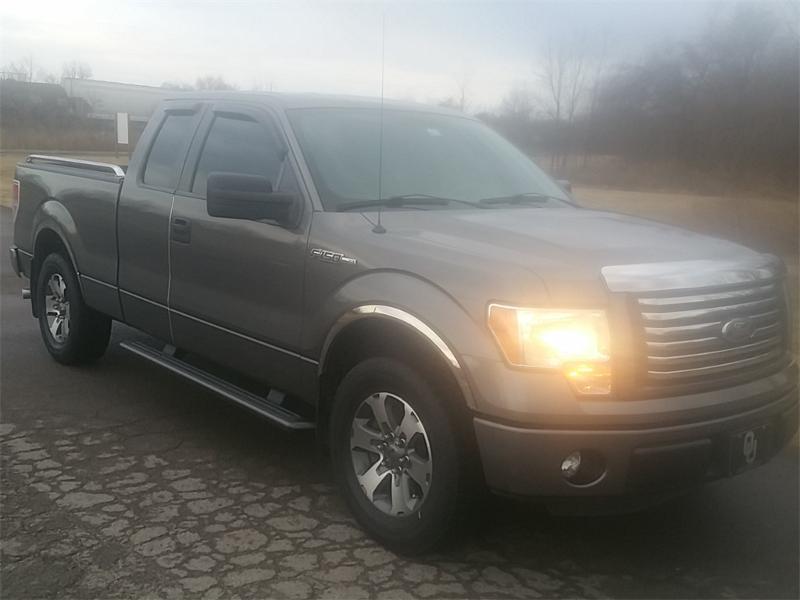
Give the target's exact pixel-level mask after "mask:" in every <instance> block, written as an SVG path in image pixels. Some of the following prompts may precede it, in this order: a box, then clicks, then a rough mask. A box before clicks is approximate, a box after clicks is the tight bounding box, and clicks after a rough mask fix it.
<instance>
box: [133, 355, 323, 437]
mask: <svg viewBox="0 0 800 600" xmlns="http://www.w3.org/2000/svg"><path fill="white" fill-rule="evenodd" d="M120 347H121V348H124V349H125V350H127V351H128V352H132V353H133V354H136V355H137V356H140V357H142V358H144V359H146V360H149V361H150V362H153V363H155V364H157V365H159V366H161V367H164V368H165V369H167V370H169V371H172V372H173V373H177V374H178V375H180V376H182V377H185V378H186V379H189V380H190V381H193V382H194V383H196V384H198V385H201V386H203V387H204V388H206V389H208V390H211V391H212V392H215V393H217V394H219V395H220V396H222V397H223V398H226V399H228V400H230V401H231V402H235V403H236V404H239V405H240V406H243V407H245V408H247V409H249V410H252V411H253V412H255V413H258V414H259V415H261V416H262V417H266V418H267V419H269V420H270V421H273V422H274V423H276V424H278V425H280V426H281V427H284V428H286V429H314V427H315V426H314V423H312V422H311V421H308V420H306V419H305V418H304V417H302V416H300V415H298V414H296V413H293V412H291V411H289V410H286V409H285V408H283V407H282V406H279V405H278V404H275V403H274V402H270V401H269V400H267V399H266V398H263V397H261V396H258V395H256V394H253V393H252V392H248V391H247V390H243V389H242V388H240V387H239V386H236V385H233V384H232V383H229V382H227V381H225V380H224V379H221V378H220V377H217V376H215V375H212V374H211V373H208V372H206V371H203V370H202V369H198V368H197V367H195V366H192V365H190V364H188V363H186V362H184V361H182V360H180V359H178V358H175V357H174V356H171V355H170V354H167V353H165V352H161V351H159V350H156V349H155V348H151V347H150V346H148V345H147V344H143V343H141V342H120Z"/></svg>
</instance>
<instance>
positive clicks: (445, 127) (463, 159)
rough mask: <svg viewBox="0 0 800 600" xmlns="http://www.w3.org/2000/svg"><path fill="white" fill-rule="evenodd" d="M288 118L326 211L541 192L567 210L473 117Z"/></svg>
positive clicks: (350, 112) (362, 111)
mask: <svg viewBox="0 0 800 600" xmlns="http://www.w3.org/2000/svg"><path fill="white" fill-rule="evenodd" d="M288 113H289V119H290V121H291V123H292V128H293V129H294V131H295V133H296V135H297V138H298V140H299V142H300V146H301V147H302V151H303V155H304V156H305V158H306V162H307V163H308V166H309V169H310V171H311V175H312V177H313V178H314V183H315V184H316V186H317V189H318V191H319V193H320V196H321V198H322V201H323V204H324V205H325V208H326V210H337V209H338V208H339V207H343V206H347V204H348V203H353V202H360V201H368V200H375V199H376V198H378V197H379V196H380V197H381V198H392V197H397V196H405V195H409V196H417V195H427V196H436V197H440V198H450V199H455V200H461V201H468V202H480V201H481V200H488V199H496V198H501V197H510V196H516V195H525V194H540V195H542V197H543V198H544V200H545V201H546V202H549V203H550V204H551V205H555V206H567V205H568V200H567V198H566V196H565V194H564V192H563V190H562V189H561V188H560V187H559V186H558V184H556V183H555V182H554V181H553V180H552V179H550V178H549V177H548V176H547V175H545V173H544V172H543V171H542V170H541V169H539V167H537V166H536V165H535V164H534V163H533V162H532V161H531V160H530V159H529V158H528V157H527V156H525V155H524V154H523V153H522V152H520V151H519V150H517V149H516V148H515V147H514V146H513V145H512V144H511V143H510V142H508V141H506V140H505V139H504V138H503V137H501V136H500V135H498V134H497V133H495V132H494V131H492V130H491V129H490V128H488V127H487V126H485V125H484V124H482V123H480V122H479V121H475V120H473V119H469V118H465V117H461V116H454V115H448V114H441V113H428V112H418V111H409V110H397V109H387V110H385V111H384V114H383V118H382V121H383V124H382V126H381V114H380V110H379V109H378V108H374V109H373V108H314V109H294V110H290V111H288ZM381 128H382V134H381ZM381 140H382V143H381ZM381 153H382V156H381ZM379 165H380V166H381V167H380V168H381V173H380V181H379V177H378V169H379ZM379 186H380V190H379ZM463 206H464V205H463V204H459V203H450V204H448V205H446V206H444V205H443V206H442V207H450V208H463Z"/></svg>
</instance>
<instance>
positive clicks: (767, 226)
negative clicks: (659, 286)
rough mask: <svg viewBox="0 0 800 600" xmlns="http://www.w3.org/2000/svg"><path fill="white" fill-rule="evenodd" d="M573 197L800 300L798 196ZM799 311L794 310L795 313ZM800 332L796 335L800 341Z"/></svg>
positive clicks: (619, 193)
mask: <svg viewBox="0 0 800 600" xmlns="http://www.w3.org/2000/svg"><path fill="white" fill-rule="evenodd" d="M71 156H74V157H76V158H86V159H88V160H97V161H103V162H113V163H123V164H124V163H127V161H128V157H127V155H125V154H121V155H120V156H119V157H116V156H114V154H113V153H112V154H107V153H83V154H77V153H76V154H71ZM24 157H25V154H23V153H13V152H0V204H6V205H7V204H9V203H10V192H11V179H12V177H13V174H14V165H15V164H16V163H17V162H18V161H20V160H23V159H24ZM575 196H576V197H577V199H578V201H579V202H580V203H581V204H582V205H583V206H586V207H589V208H597V209H602V210H613V211H618V212H623V213H628V214H632V215H637V216H641V217H646V218H649V219H654V220H656V221H661V222H664V223H669V224H672V225H677V226H680V227H685V228H687V229H690V230H693V231H697V232H699V233H706V234H710V235H714V236H717V237H722V238H726V239H731V240H735V241H738V242H740V243H742V244H745V245H747V246H750V247H752V248H755V249H757V250H760V251H762V252H770V253H772V254H776V255H778V256H781V257H782V258H783V259H784V261H785V262H786V264H787V267H788V269H789V286H790V290H791V294H792V298H793V300H794V304H795V306H797V302H798V297H800V296H799V295H798V260H799V259H798V239H799V238H798V201H797V199H796V198H794V199H787V198H786V197H785V196H783V197H755V196H752V195H741V196H740V195H724V196H723V195H719V196H714V195H699V194H688V193H674V192H653V191H641V190H636V191H631V190H617V189H609V188H601V187H586V186H576V187H575ZM797 312H798V311H795V314H797ZM797 337H798V336H795V340H797Z"/></svg>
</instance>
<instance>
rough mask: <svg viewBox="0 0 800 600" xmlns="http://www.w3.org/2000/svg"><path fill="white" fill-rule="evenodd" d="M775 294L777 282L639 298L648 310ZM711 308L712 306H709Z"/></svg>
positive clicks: (662, 309) (663, 309) (664, 309)
mask: <svg viewBox="0 0 800 600" xmlns="http://www.w3.org/2000/svg"><path fill="white" fill-rule="evenodd" d="M774 294H775V284H774V283H771V284H769V285H764V286H758V287H748V288H744V289H739V290H727V291H724V292H712V293H708V294H696V295H692V296H666V297H664V296H661V297H655V298H647V297H642V298H638V302H639V304H640V305H642V306H643V307H646V308H647V309H648V310H659V311H667V310H669V309H670V308H671V307H673V306H676V307H685V306H694V305H698V304H707V303H708V304H711V303H714V304H716V303H717V302H720V303H721V302H723V301H725V300H730V299H737V298H740V299H743V300H745V301H747V300H750V299H751V298H753V297H755V299H756V300H759V299H761V298H769V297H771V296H772V295H774ZM709 308H711V306H709Z"/></svg>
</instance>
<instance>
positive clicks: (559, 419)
mask: <svg viewBox="0 0 800 600" xmlns="http://www.w3.org/2000/svg"><path fill="white" fill-rule="evenodd" d="M14 186H15V193H16V198H17V208H16V216H15V228H14V245H13V247H12V248H11V260H12V262H13V264H14V267H15V269H16V270H17V273H19V274H22V275H23V276H25V277H27V278H29V279H30V282H31V284H30V291H29V292H27V291H26V292H25V294H26V295H29V296H30V298H31V300H32V311H33V315H34V316H35V317H36V318H38V321H39V326H40V329H41V335H42V339H43V340H44V344H45V346H46V347H47V350H48V351H49V352H50V354H52V356H53V357H54V358H55V359H56V360H57V361H59V362H62V363H64V364H79V363H83V362H86V361H91V360H94V359H97V358H98V357H100V356H101V355H102V354H103V352H104V351H105V349H106V347H107V345H108V343H109V332H110V328H111V323H112V321H114V320H116V321H120V322H123V323H126V324H128V325H130V326H132V327H134V328H137V329H139V330H142V331H143V332H146V333H148V334H150V335H149V336H139V337H137V338H135V339H133V340H128V341H123V342H122V346H123V347H124V348H125V349H127V350H129V351H131V352H133V353H134V354H136V355H138V356H140V357H142V358H143V359H146V360H148V361H150V362H151V363H154V364H155V365H158V366H161V367H164V368H166V369H169V370H171V371H173V372H174V373H176V374H178V375H181V376H183V377H185V378H188V379H190V380H192V381H194V382H195V383H197V384H199V385H201V386H204V387H205V388H208V389H210V390H213V391H214V392H217V393H218V394H219V395H221V396H222V397H224V398H227V399H228V400H230V401H232V402H235V403H237V404H239V405H241V406H243V407H246V408H247V409H250V410H252V411H254V412H255V413H258V414H259V415H262V416H263V417H266V418H267V419H270V420H271V421H273V422H275V423H277V424H279V425H281V426H283V427H287V428H290V429H306V428H308V429H310V428H315V429H316V431H317V436H318V439H319V440H321V441H322V442H323V444H322V445H323V447H324V448H325V449H326V450H327V451H328V452H329V454H330V457H331V460H332V465H333V471H334V473H335V476H336V479H337V480H338V482H339V484H340V486H341V489H342V492H343V494H344V496H345V498H346V500H347V502H348V504H349V506H350V508H351V509H352V511H353V513H354V514H355V516H356V518H357V519H358V521H359V522H360V523H361V524H362V526H363V527H364V528H365V529H366V530H367V531H369V532H370V533H371V534H372V535H373V536H375V537H376V538H377V539H379V540H381V541H382V542H383V543H385V544H387V545H388V546H390V547H392V548H394V549H397V550H400V551H403V552H420V551H425V550H427V549H429V548H431V547H433V546H435V545H436V544H438V543H439V542H440V541H442V540H444V539H446V538H447V537H448V536H449V534H450V533H453V532H454V530H456V529H458V528H459V523H463V517H464V515H465V514H467V512H468V509H469V507H470V504H471V503H472V501H473V499H474V498H475V497H476V496H477V494H478V493H479V492H480V491H481V490H482V489H487V488H488V489H490V490H493V491H495V492H499V493H503V494H508V495H514V496H523V497H535V498H539V499H540V500H543V501H546V502H550V503H554V502H557V501H567V502H569V499H579V500H580V503H589V504H592V503H597V504H600V503H608V502H609V501H610V502H612V503H613V502H617V501H618V502H620V503H623V502H627V501H629V500H630V499H631V498H637V499H638V498H642V499H645V500H648V501H649V499H655V498H663V497H665V496H668V495H670V494H673V493H676V492H679V491H681V490H686V489H689V488H691V487H693V486H696V485H697V484H699V483H701V482H704V481H708V480H711V479H715V478H719V477H724V476H729V475H733V474H736V473H738V472H740V471H742V470H744V469H746V468H748V467H751V466H754V465H759V464H762V463H763V462H765V461H767V460H769V459H770V458H771V457H772V456H773V455H774V454H775V453H776V452H777V451H778V450H779V449H781V448H782V447H783V446H784V445H785V444H786V443H787V442H788V441H789V440H790V439H791V438H792V437H793V435H794V433H795V431H796V428H797V418H798V414H797V366H796V363H795V361H794V359H793V355H792V353H791V340H790V326H789V323H790V320H789V301H788V296H787V294H786V290H785V285H784V267H783V265H782V263H781V262H780V261H779V260H778V259H776V258H775V257H772V256H768V255H764V254H760V253H757V252H754V251H752V250H749V249H747V248H744V247H742V246H740V245H737V244H734V243H730V242H727V241H723V240H720V239H715V238H711V237H706V236H702V235H697V234H694V233H690V232H687V231H683V230H681V229H677V228H674V227H670V226H667V225H662V224H659V223H656V222H651V221H647V220H643V219H638V218H632V217H629V216H624V215H619V214H613V213H608V212H597V211H592V210H585V209H583V208H581V207H579V206H577V205H576V203H575V202H574V201H573V200H572V198H571V196H570V194H569V193H568V192H567V191H566V190H565V187H562V185H560V184H559V183H558V182H556V181H554V180H552V179H550V177H548V176H547V175H546V174H545V173H543V172H542V171H541V170H540V169H539V168H538V167H537V166H536V165H535V164H533V163H532V162H531V161H530V160H529V159H528V158H527V157H526V156H525V155H523V154H522V153H521V152H519V151H518V150H517V149H516V148H514V147H513V146H512V145H511V144H510V143H508V142H507V141H505V140H504V139H503V138H502V137H501V136H500V135H498V134H496V133H495V132H493V131H492V130H491V129H489V128H488V127H486V126H485V125H483V124H482V123H481V122H480V121H478V120H476V119H473V118H470V117H467V116H464V115H462V114H459V113H456V112H451V111H448V110H445V109H439V108H428V107H424V106H420V105H414V104H405V103H395V102H388V101H387V102H385V103H383V102H382V101H373V100H368V99H355V98H335V97H326V96H317V95H273V94H244V93H209V94H194V95H185V96H180V97H177V98H175V99H172V100H167V101H164V102H163V103H162V105H161V107H160V108H159V109H158V110H157V111H156V113H155V114H154V115H153V117H152V119H151V120H150V122H149V123H148V125H147V128H146V130H145V131H144V133H143V135H142V137H141V139H140V140H139V142H138V145H137V147H136V151H135V153H134V154H133V156H132V158H131V161H130V165H129V166H128V167H127V170H126V169H124V168H122V167H119V166H117V165H111V164H105V163H96V162H89V161H80V160H73V159H69V158H63V157H52V156H40V155H32V156H30V157H28V158H27V159H26V160H25V161H24V162H23V163H20V164H19V165H18V167H17V171H16V180H15V182H14ZM142 340H145V341H142ZM146 340H153V341H152V343H150V342H148V341H146Z"/></svg>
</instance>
